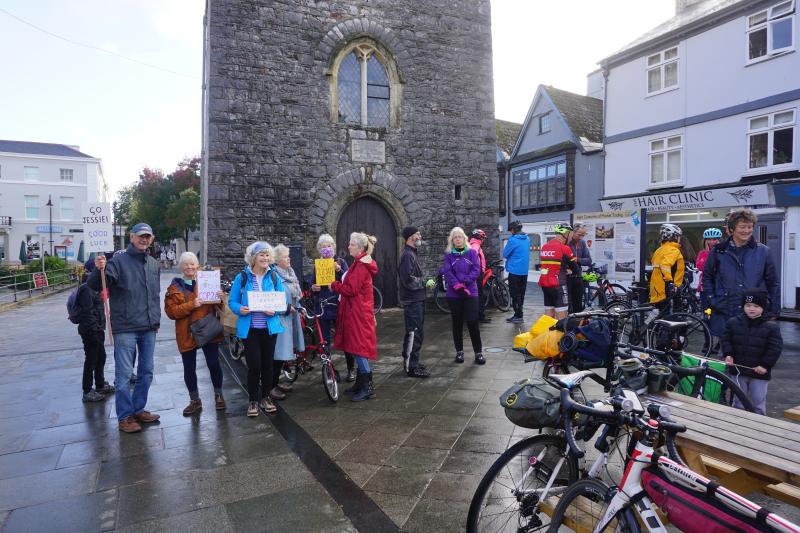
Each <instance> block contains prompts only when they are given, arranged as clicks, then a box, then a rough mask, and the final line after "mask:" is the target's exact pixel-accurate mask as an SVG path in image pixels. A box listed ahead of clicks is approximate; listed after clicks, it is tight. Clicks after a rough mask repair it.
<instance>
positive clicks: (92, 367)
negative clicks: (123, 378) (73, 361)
mask: <svg viewBox="0 0 800 533" xmlns="http://www.w3.org/2000/svg"><path fill="white" fill-rule="evenodd" d="M81 340H82V341H83V354H84V360H83V392H84V393H87V392H89V391H90V390H92V378H94V386H95V388H97V389H101V388H103V386H104V385H105V381H106V380H105V378H104V377H103V367H105V365H106V349H105V346H103V344H104V343H105V340H106V336H105V333H104V332H103V331H90V332H88V333H81Z"/></svg>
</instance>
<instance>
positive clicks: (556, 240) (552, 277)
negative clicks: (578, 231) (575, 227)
mask: <svg viewBox="0 0 800 533" xmlns="http://www.w3.org/2000/svg"><path fill="white" fill-rule="evenodd" d="M553 231H554V232H555V234H556V236H555V237H553V238H552V239H551V240H549V241H547V243H545V245H544V246H542V249H541V251H540V252H539V255H540V256H541V258H542V265H541V274H540V275H539V286H540V287H541V288H542V294H543V295H544V313H545V314H546V315H547V316H551V317H553V318H558V319H562V318H566V316H567V314H568V311H569V289H568V287H567V277H568V276H569V275H570V273H572V275H577V274H579V273H580V271H581V268H580V266H578V263H577V262H576V261H575V257H574V256H573V255H572V249H571V248H570V247H569V246H567V243H568V242H570V241H571V240H572V226H570V225H569V224H556V225H555V226H553Z"/></svg>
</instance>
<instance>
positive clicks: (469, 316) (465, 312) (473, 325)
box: [447, 298, 483, 354]
mask: <svg viewBox="0 0 800 533" xmlns="http://www.w3.org/2000/svg"><path fill="white" fill-rule="evenodd" d="M447 303H448V304H450V316H451V317H452V318H453V344H454V345H455V347H456V351H457V352H463V351H464V322H466V323H467V330H469V339H470V340H471V341H472V349H473V351H474V352H475V353H476V354H477V353H481V352H482V351H483V345H482V344H481V330H480V327H479V326H478V298H448V299H447Z"/></svg>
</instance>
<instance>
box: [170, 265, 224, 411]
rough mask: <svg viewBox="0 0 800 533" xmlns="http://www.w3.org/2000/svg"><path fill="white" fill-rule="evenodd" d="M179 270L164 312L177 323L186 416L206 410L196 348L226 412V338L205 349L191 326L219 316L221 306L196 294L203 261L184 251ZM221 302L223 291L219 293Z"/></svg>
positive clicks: (217, 405) (219, 406) (217, 404)
mask: <svg viewBox="0 0 800 533" xmlns="http://www.w3.org/2000/svg"><path fill="white" fill-rule="evenodd" d="M178 268H179V269H180V271H181V272H182V273H183V276H182V277H176V278H174V279H173V280H172V283H170V285H169V287H168V288H167V294H166V295H165V296H164V312H166V313H167V316H168V317H170V318H171V319H172V320H174V321H175V341H176V342H177V344H178V351H179V352H180V353H181V361H182V362H183V382H184V383H185V384H186V389H187V390H188V391H189V405H187V406H186V407H185V408H184V409H183V416H191V415H193V414H194V413H197V412H198V411H200V410H201V409H202V408H203V402H202V400H201V399H200V392H199V391H198V386H197V349H198V348H201V349H202V350H203V356H204V357H205V359H206V366H207V367H208V372H209V374H210V375H211V384H212V386H213V387H214V407H215V408H216V409H217V411H223V410H225V398H224V397H223V396H222V367H221V366H220V364H219V345H220V343H222V341H223V340H224V339H223V335H222V334H220V335H219V336H218V337H216V338H215V339H212V340H211V341H210V342H208V343H206V344H205V345H203V346H197V343H196V342H195V339H194V337H193V336H192V332H191V329H190V327H191V325H192V323H194V322H197V321H198V320H201V319H203V318H204V317H205V316H207V315H210V314H216V313H217V312H218V311H219V310H220V307H221V305H222V304H221V303H213V302H212V303H208V302H204V301H203V300H202V299H201V298H200V297H198V295H197V271H198V269H199V268H200V262H199V261H198V260H197V256H195V255H194V254H193V253H192V252H184V253H182V254H181V257H180V259H179V260H178ZM217 296H218V298H219V300H220V302H221V301H222V291H220V292H219V293H218V294H217Z"/></svg>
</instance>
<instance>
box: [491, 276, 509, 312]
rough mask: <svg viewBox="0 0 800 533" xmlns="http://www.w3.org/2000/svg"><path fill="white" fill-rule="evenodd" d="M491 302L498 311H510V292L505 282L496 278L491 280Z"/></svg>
mask: <svg viewBox="0 0 800 533" xmlns="http://www.w3.org/2000/svg"><path fill="white" fill-rule="evenodd" d="M492 302H494V306H495V307H497V308H498V309H499V310H500V311H508V310H509V309H511V292H510V291H509V290H508V285H506V282H505V281H503V280H501V279H497V278H495V279H494V280H492Z"/></svg>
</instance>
